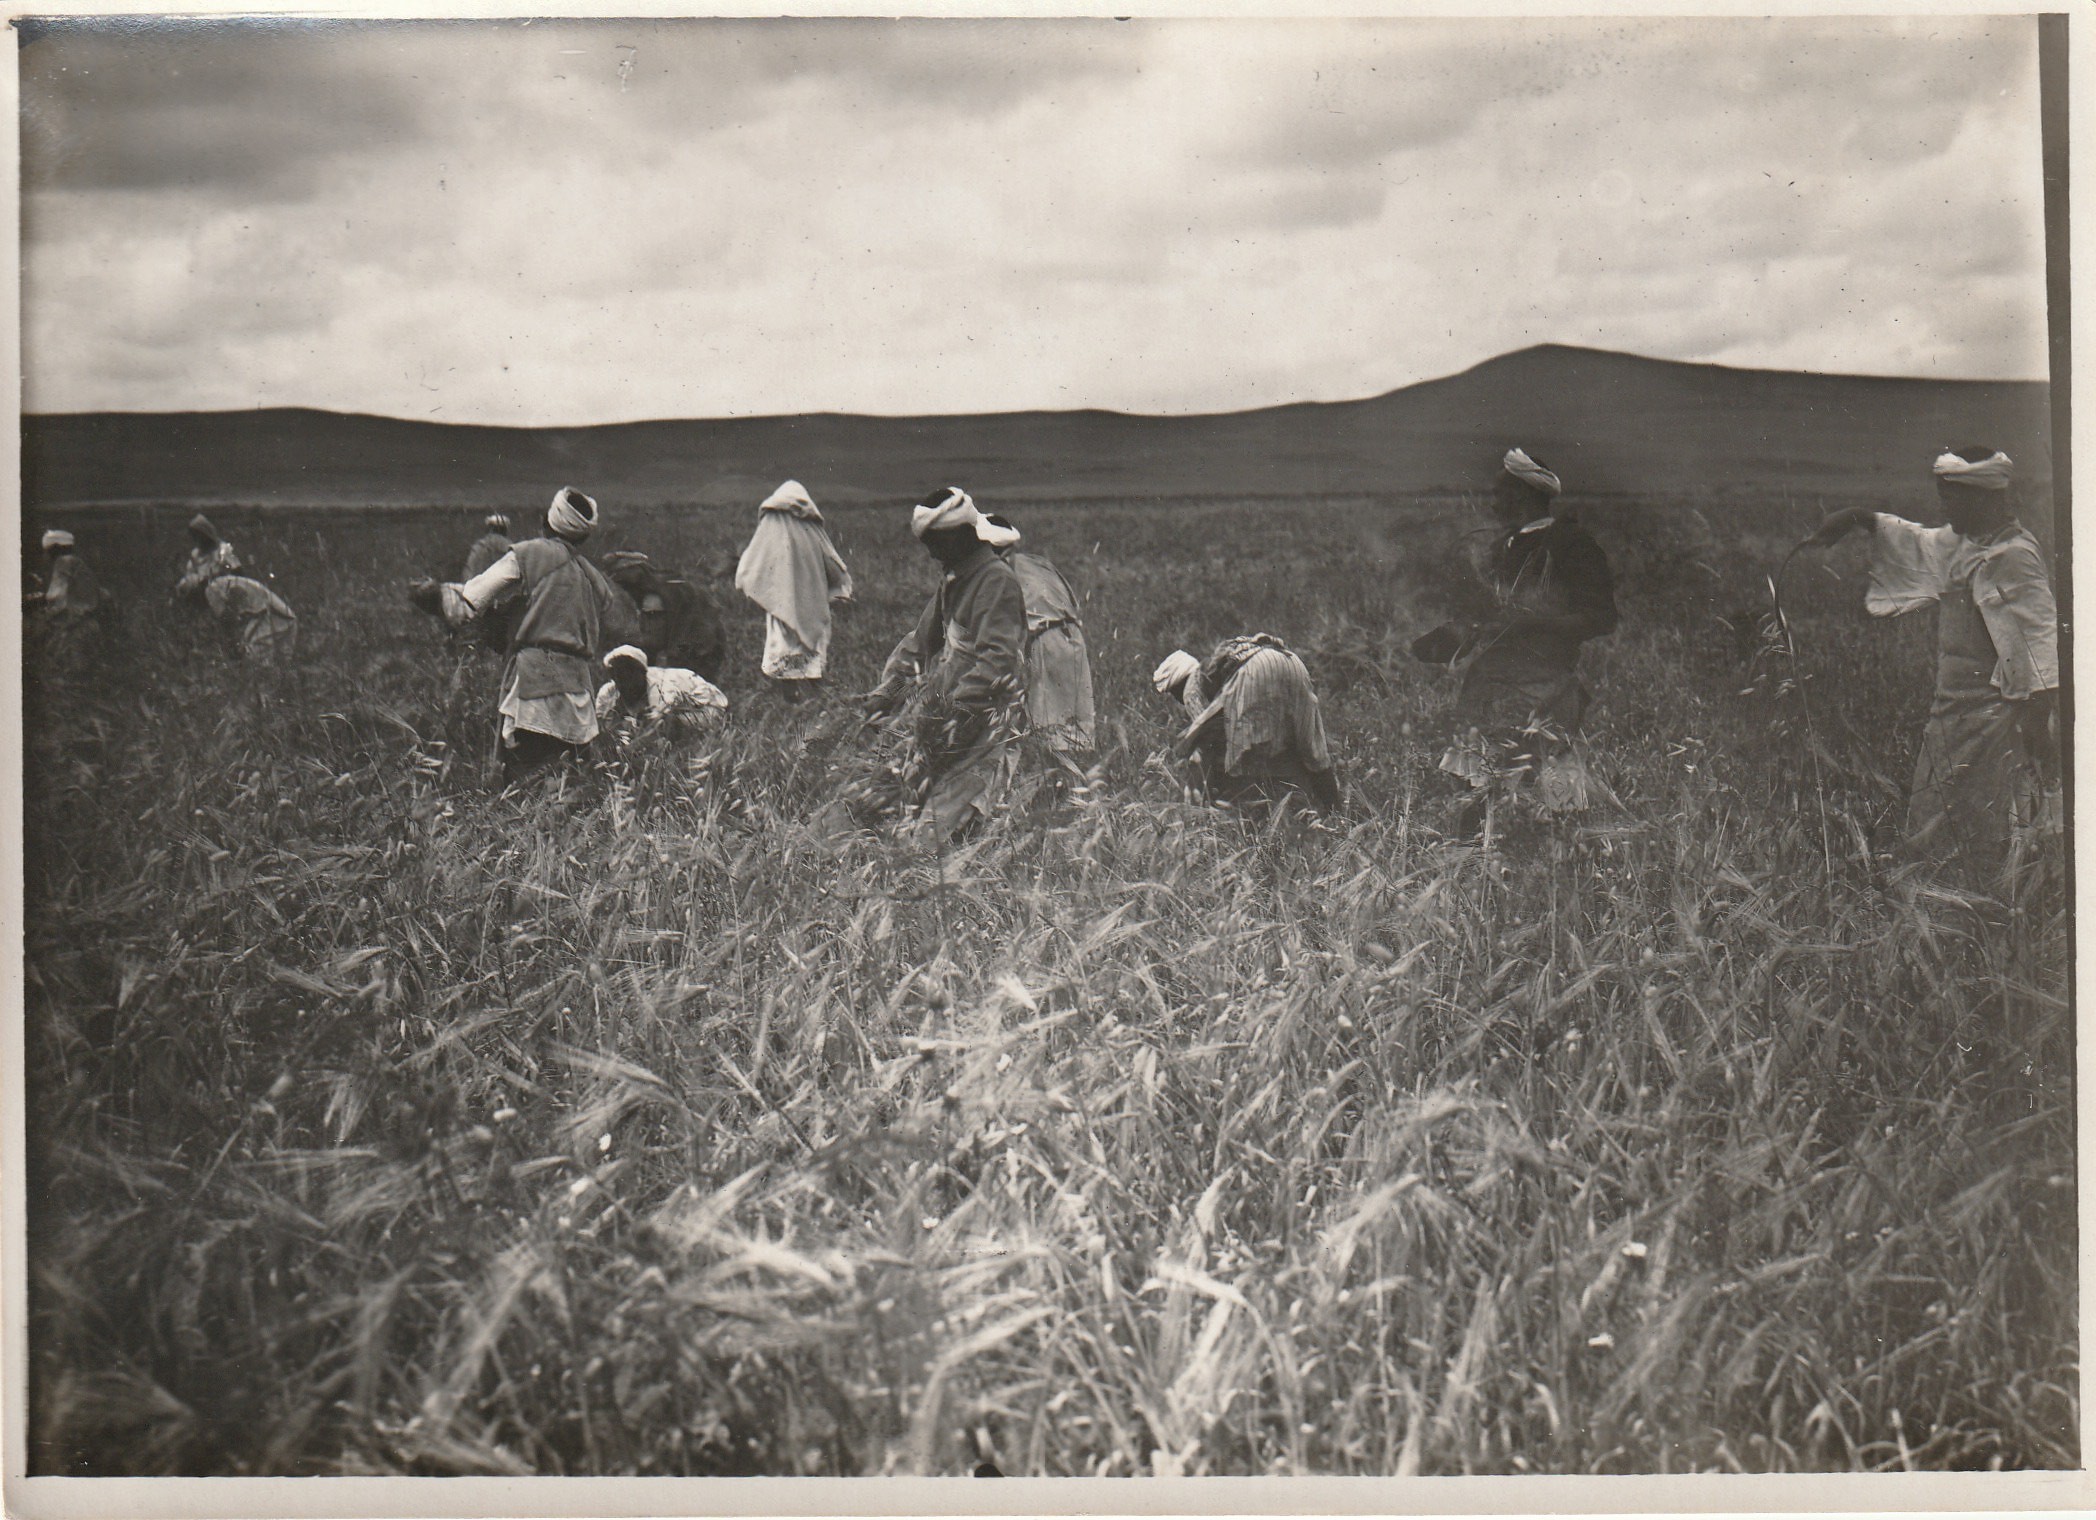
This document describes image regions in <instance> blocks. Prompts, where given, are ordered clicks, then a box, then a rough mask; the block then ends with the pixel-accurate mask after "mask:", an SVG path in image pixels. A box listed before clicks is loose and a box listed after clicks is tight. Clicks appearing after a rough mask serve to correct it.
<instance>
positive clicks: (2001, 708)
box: [1864, 512, 2060, 887]
mask: <svg viewBox="0 0 2096 1520" xmlns="http://www.w3.org/2000/svg"><path fill="white" fill-rule="evenodd" d="M1931 603H1933V604H1935V606H1936V608H1937V614H1936V616H1937V623H1936V690H1935V696H1934V698H1933V700H1932V701H1931V703H1930V706H1929V721H1928V726H1927V727H1926V728H1924V729H1923V730H1922V736H1921V750H1920V753H1919V754H1918V755H1917V756H1916V757H1915V762H1914V783H1913V786H1912V788H1911V790H1910V792H1909V795H1908V802H1907V845H1908V849H1909V850H1910V852H1912V853H1913V854H1914V855H1916V856H1918V857H1920V858H1924V859H1929V860H1934V861H1938V862H1940V863H1943V864H1945V865H1947V866H1950V867H1952V868H1953V869H1954V871H1957V872H1959V873H1961V874H1964V875H1966V876H1967V877H1969V878H1970V879H1971V880H1972V882H1973V884H1974V885H1978V886H1983V887H1993V886H1997V885H2000V884H2002V882H2003V880H2004V876H2005V873H2010V872H2012V871H2013V870H2014V869H2015V868H2016V867H2017V866H2018V865H2020V863H2021V861H2022V860H2023V858H2024V857H2025V856H2027V855H2028V853H2029V851H2030V850H2031V849H2032V848H2033V847H2034V846H2035V844H2036V842H2037V840H2038V839H2039V838H2040V837H2041V836H2043V835H2046V834H2049V833H2052V832H2056V831H2057V823H2058V818H2059V812H2058V808H2057V806H2056V805H2054V804H2053V802H2052V800H2051V799H2050V798H2048V796H2047V790H2048V787H2047V778H2044V777H2041V776H2040V775H2039V774H2038V769H2037V763H2036V760H2035V758H2034V757H2033V756H2032V755H2031V754H2030V753H2029V751H2028V750H2027V749H2026V747H2025V744H2024V740H2023V731H2022V725H2021V721H2020V719H2021V711H2022V706H2023V704H2024V703H2025V702H2026V701H2028V700H2029V699H2030V698H2031V697H2032V696H2034V695H2036V694H2037V693H2039V692H2045V691H2052V690H2054V689H2056V688H2057V687H2058V686H2059V683H2060V668H2059V612H2058V608H2057V607H2056V605H2055V604H2054V601H2053V595H2052V580H2051V577H2050V576H2049V575H2048V574H2047V572H2046V568H2045V557H2044V554H2043V553H2042V552H2041V551H2040V549H2039V547H2038V543H2037V540H2036V539H2034V538H2032V537H2031V535H2030V534H2029V533H2028V532H2027V531H2025V530H2024V529H2023V527H2022V526H2021V525H2020V524H2013V525H2011V526H2010V527H2009V528H2007V529H2005V530H2003V531H2002V532H2001V533H1999V534H1997V535H1995V536H1994V538H1992V539H1991V540H1989V541H1987V542H1984V543H1982V542H1977V541H1975V540H1973V539H1969V538H1966V537H1964V536H1963V535H1961V534H1959V533H1957V532H1956V531H1955V530H1953V529H1951V528H1949V527H1941V528H1924V527H1921V526H1920V525H1919V524H1916V523H1911V522H1908V521H1907V520H1906V519H1904V518H1900V517H1894V516H1892V515H1890V514H1889V513H1883V512H1881V513H1878V514H1877V516H1876V517H1875V518H1874V519H1873V522H1872V530H1871V563H1870V589H1869V591H1868V592H1867V593H1866V595H1865V598H1864V606H1865V608H1866V609H1867V610H1868V611H1869V612H1870V613H1871V614H1872V615H1873V616H1876V617H1894V616H1897V615H1899V614H1900V613H1904V612H1911V611H1914V610H1917V609H1919V608H1921V607H1926V606H1928V605H1930V604H1931ZM2054 785H2056V782H2055V783H2054Z"/></svg>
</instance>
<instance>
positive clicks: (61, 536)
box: [44, 528, 73, 554]
mask: <svg viewBox="0 0 2096 1520" xmlns="http://www.w3.org/2000/svg"><path fill="white" fill-rule="evenodd" d="M72 547H73V535H72V534H70V533H68V532H66V530H65V529H63V528H47V529H45V530H44V553H46V554H49V553H50V552H51V551H52V550H53V549H70V548H72Z"/></svg>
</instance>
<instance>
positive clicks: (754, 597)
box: [735, 480, 852, 701]
mask: <svg viewBox="0 0 2096 1520" xmlns="http://www.w3.org/2000/svg"><path fill="white" fill-rule="evenodd" d="M735 588H736V589H737V590H738V591H740V592H741V593H742V594H743V595H744V596H746V597H748V598H749V599H750V600H751V601H753V602H755V603H756V604H757V605H758V606H759V607H762V608H763V609H764V660H763V666H762V668H763V671H764V674H765V675H766V676H767V677H768V678H769V679H770V680H772V681H773V682H774V683H776V687H777V690H778V691H779V692H780V693H781V694H783V695H785V696H787V697H788V698H790V699H792V700H794V701H798V700H800V698H801V697H802V696H803V695H804V694H805V693H807V692H809V691H811V690H813V689H814V683H815V682H817V681H820V680H821V679H822V676H823V670H824V668H825V666H826V665H827V664H828V661H829V654H830V603H831V602H848V601H850V600H851V596H852V583H851V572H850V571H849V570H847V569H846V568H845V566H844V558H843V556H842V555H840V554H838V552H837V546H836V545H835V544H833V543H831V542H830V534H829V530H828V529H827V528H825V527H824V526H823V525H822V513H821V511H820V510H819V509H818V508H817V507H816V505H815V502H814V500H813V499H812V498H811V497H810V496H809V495H808V493H807V491H806V489H805V488H803V487H802V485H801V483H800V482H799V481H797V480H789V481H787V482H786V483H785V484H783V485H781V486H780V487H779V488H778V490H776V491H774V492H772V493H771V495H769V496H767V497H766V498H765V499H764V500H763V502H762V503H761V504H760V505H759V506H758V509H757V531H756V532H755V533H753V534H751V535H750V543H749V547H748V548H746V549H744V550H743V551H742V560H741V562H740V563H739V564H737V565H736V567H735Z"/></svg>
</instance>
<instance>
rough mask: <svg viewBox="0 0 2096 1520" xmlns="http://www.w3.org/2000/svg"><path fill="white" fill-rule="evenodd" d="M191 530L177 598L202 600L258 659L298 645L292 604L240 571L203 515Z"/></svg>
mask: <svg viewBox="0 0 2096 1520" xmlns="http://www.w3.org/2000/svg"><path fill="white" fill-rule="evenodd" d="M189 534H190V537H191V539H192V540H194V542H193V544H192V545H191V547H190V551H189V560H188V563H187V565H186V566H185V567H184V569H183V571H182V576H181V579H179V580H178V581H176V582H175V595H176V597H177V598H178V599H179V600H182V601H187V602H191V603H201V604H202V605H203V606H204V608H205V609H206V610H207V611H209V612H210V614H211V617H212V619H213V621H214V622H216V623H217V625H218V626H219V628H220V629H222V630H223V631H224V632H225V633H226V634H227V635H228V636H229V637H230V639H231V641H232V644H233V648H234V650H235V651H236V652H237V653H239V654H241V655H244V656H246V657H247V658H249V659H256V660H273V659H277V658H279V657H281V656H284V655H288V654H290V653H291V651H292V649H293V647H294V646H296V644H297V643H298V614H297V613H295V612H293V611H292V610H291V605H290V603H288V602H286V601H285V600H284V599H283V598H282V597H280V596H278V595H277V594H276V593H275V592H274V591H272V590H270V589H269V587H267V586H265V585H264V584H263V583H262V582H260V581H258V580H256V579H255V578H254V577H252V576H248V575H242V574H240V573H239V572H240V568H241V565H240V556H239V555H237V554H235V553H234V552H233V546H232V545H231V544H230V543H228V542H226V541H225V540H224V539H222V538H220V537H219V536H218V534H217V532H216V531H215V530H214V529H213V528H212V526H211V523H210V521H209V520H208V519H207V518H205V517H204V515H203V514H202V513H198V514H197V515H196V516H195V517H193V518H191V519H190V522H189Z"/></svg>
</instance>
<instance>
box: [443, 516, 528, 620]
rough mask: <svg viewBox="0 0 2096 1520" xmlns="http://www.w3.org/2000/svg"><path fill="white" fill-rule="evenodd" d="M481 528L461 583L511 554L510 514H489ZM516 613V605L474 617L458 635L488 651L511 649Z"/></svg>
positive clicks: (467, 560)
mask: <svg viewBox="0 0 2096 1520" xmlns="http://www.w3.org/2000/svg"><path fill="white" fill-rule="evenodd" d="M481 527H482V528H483V529H484V530H485V531H484V532H482V534H481V535H480V537H478V538H476V539H474V540H473V546H472V547H471V548H469V549H468V550H467V551H466V569H465V573H464V574H463V575H461V576H460V577H459V579H460V580H461V581H470V580H472V579H473V577H474V576H476V575H478V574H480V572H481V571H483V570H485V569H487V568H488V566H490V565H492V564H494V563H495V561H496V560H498V559H500V558H502V556H503V555H505V554H507V553H509V551H510V536H509V515H508V514H507V513H504V512H490V513H489V514H488V515H487V516H486V517H484V518H483V519H481ZM515 613H516V605H515V603H511V604H509V605H508V606H503V607H495V608H491V609H489V611H488V613H487V615H486V616H484V617H478V618H475V619H474V620H473V621H472V622H471V623H470V624H468V625H467V626H466V627H465V628H463V629H459V630H455V636H457V637H462V638H465V639H467V640H468V641H470V642H472V643H475V644H480V645H483V646H485V647H486V648H489V649H507V648H509V635H510V623H511V621H512V619H513V618H514V616H515Z"/></svg>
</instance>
